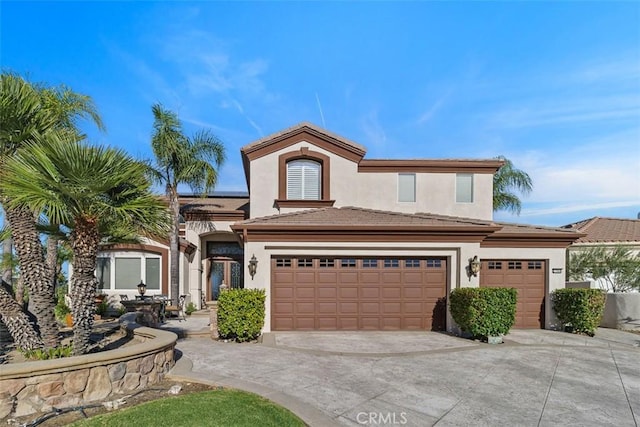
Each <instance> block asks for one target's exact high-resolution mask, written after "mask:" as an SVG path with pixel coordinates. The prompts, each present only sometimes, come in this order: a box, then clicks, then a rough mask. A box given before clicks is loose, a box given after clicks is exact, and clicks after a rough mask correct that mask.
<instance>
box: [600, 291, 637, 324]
mask: <svg viewBox="0 0 640 427" xmlns="http://www.w3.org/2000/svg"><path fill="white" fill-rule="evenodd" d="M600 326H602V327H604V328H613V329H632V330H640V293H608V294H607V301H606V303H605V306H604V316H603V317H602V322H601V323H600Z"/></svg>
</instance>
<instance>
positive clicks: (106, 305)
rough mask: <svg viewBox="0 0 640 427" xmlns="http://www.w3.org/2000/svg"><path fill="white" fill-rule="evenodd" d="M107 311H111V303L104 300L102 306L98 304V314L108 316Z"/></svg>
mask: <svg viewBox="0 0 640 427" xmlns="http://www.w3.org/2000/svg"><path fill="white" fill-rule="evenodd" d="M107 311H109V303H108V302H107V300H106V299H104V300H102V301H101V302H100V304H96V314H98V315H100V316H106V314H107Z"/></svg>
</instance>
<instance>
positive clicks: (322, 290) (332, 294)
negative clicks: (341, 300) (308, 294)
mask: <svg viewBox="0 0 640 427" xmlns="http://www.w3.org/2000/svg"><path fill="white" fill-rule="evenodd" d="M317 289H318V290H317V292H316V295H317V296H318V298H320V299H333V300H335V299H336V297H337V296H338V290H337V289H336V288H335V286H332V287H327V286H321V287H319V288H317Z"/></svg>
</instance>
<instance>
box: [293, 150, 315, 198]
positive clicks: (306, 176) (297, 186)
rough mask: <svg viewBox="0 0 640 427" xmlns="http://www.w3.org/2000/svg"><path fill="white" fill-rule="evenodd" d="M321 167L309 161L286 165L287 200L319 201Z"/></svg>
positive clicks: (296, 161) (298, 161)
mask: <svg viewBox="0 0 640 427" xmlns="http://www.w3.org/2000/svg"><path fill="white" fill-rule="evenodd" d="M321 168H322V166H321V165H320V163H318V162H314V161H310V160H294V161H291V162H289V163H287V199H288V200H320V195H321V191H322V188H321V185H320V180H321V179H322V169H321Z"/></svg>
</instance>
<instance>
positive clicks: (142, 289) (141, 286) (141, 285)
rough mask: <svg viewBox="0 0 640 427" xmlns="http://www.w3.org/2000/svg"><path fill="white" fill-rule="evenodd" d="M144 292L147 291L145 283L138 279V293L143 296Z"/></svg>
mask: <svg viewBox="0 0 640 427" xmlns="http://www.w3.org/2000/svg"><path fill="white" fill-rule="evenodd" d="M145 292H147V285H145V284H144V282H143V281H142V280H140V283H138V293H139V294H140V295H141V296H144V293H145Z"/></svg>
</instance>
